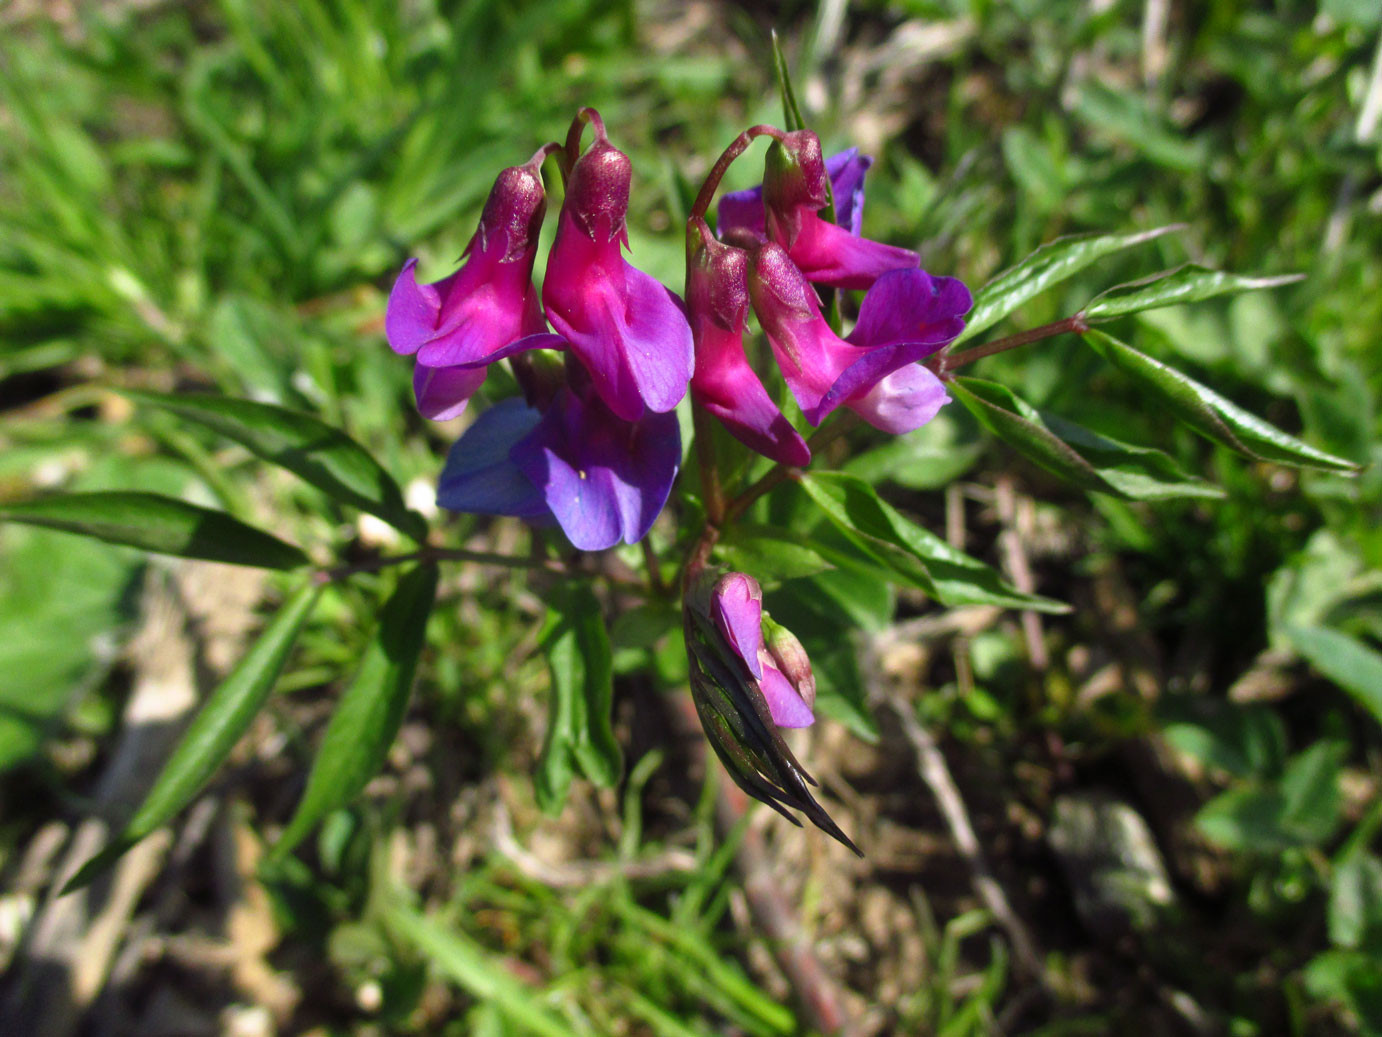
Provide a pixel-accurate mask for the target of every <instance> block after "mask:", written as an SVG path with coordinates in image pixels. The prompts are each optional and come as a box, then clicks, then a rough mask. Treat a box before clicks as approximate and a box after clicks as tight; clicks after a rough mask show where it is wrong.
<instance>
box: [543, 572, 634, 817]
mask: <svg viewBox="0 0 1382 1037" xmlns="http://www.w3.org/2000/svg"><path fill="white" fill-rule="evenodd" d="M547 603H548V606H549V611H548V614H547V625H546V627H545V628H544V630H543V633H542V640H541V642H540V645H539V647H540V648H541V649H542V651H543V652H544V653H545V654H546V656H547V664H548V668H549V669H550V671H551V677H552V695H551V706H550V708H549V714H548V718H547V738H546V741H545V742H544V743H543V746H542V756H541V758H540V759H539V760H538V771H537V781H536V792H537V800H538V806H539V807H541V809H542V810H543V811H545V812H547V813H549V814H551V813H555V812H557V811H558V810H560V809H561V806H562V804H563V803H564V802H565V800H566V793H567V790H568V789H569V788H570V787H571V778H572V777H573V775H574V774H575V771H576V768H577V767H579V768H580V770H581V773H583V774H584V775H585V776H586V777H587V778H589V779H590V780H591V781H593V782H594V783H595V784H596V785H599V786H601V787H603V788H609V787H610V786H612V785H614V783H615V782H617V781H618V780H619V775H620V774H621V773H623V768H624V765H623V757H622V755H621V753H620V751H619V742H618V741H617V740H616V739H615V737H614V728H613V726H612V724H611V721H610V710H611V708H612V705H613V699H614V672H613V662H612V653H611V651H610V646H609V635H608V633H607V632H606V630H605V623H604V619H603V617H602V616H601V610H600V602H599V599H598V598H596V597H595V595H594V593H593V592H592V591H591V590H590V588H589V587H588V586H585V585H581V584H559V585H557V586H556V587H554V588H552V590H550V591H548V592H547Z"/></svg>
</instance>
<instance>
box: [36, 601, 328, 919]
mask: <svg viewBox="0 0 1382 1037" xmlns="http://www.w3.org/2000/svg"><path fill="white" fill-rule="evenodd" d="M320 594H321V588H320V587H319V586H314V585H310V584H309V585H308V586H305V587H303V588H301V589H300V590H299V591H298V592H297V593H296V594H294V595H293V596H292V597H291V598H289V599H288V600H287V601H286V602H284V603H283V606H282V607H281V608H280V609H279V610H278V614H277V615H276V616H274V619H273V622H271V623H270V624H269V625H268V626H267V627H265V628H264V632H263V633H262V634H260V635H259V639H258V640H257V641H256V642H255V643H254V646H253V647H252V648H250V650H249V651H248V652H247V653H246V654H245V656H244V658H243V659H241V660H240V662H239V663H238V664H237V665H236V667H235V669H234V670H233V671H231V673H230V675H229V676H228V677H226V679H225V680H223V681H222V682H221V683H220V684H219V685H218V686H217V687H216V690H215V691H213V692H212V693H211V696H210V697H209V698H208V699H207V700H206V704H205V705H204V706H202V708H201V712H199V713H198V714H197V716H196V719H194V720H193V721H192V723H191V725H189V726H188V728H187V733H186V734H184V735H183V736H182V741H180V742H179V743H178V747H177V748H176V749H175V750H173V755H172V756H171V757H170V758H169V759H168V762H167V763H166V764H164V766H163V770H162V772H161V773H160V774H159V776H158V780H157V781H155V782H154V786H153V788H152V789H150V790H149V794H148V795H147V796H145V797H144V802H143V803H141V804H140V806H139V809H138V810H136V811H135V813H134V816H133V817H132V818H130V820H129V821H128V823H126V825H125V827H124V828H123V829H121V831H120V834H119V835H117V836H116V837H115V838H114V839H112V840H111V841H110V843H109V844H108V845H107V846H106V847H105V848H104V849H103V850H101V852H100V853H98V854H96V856H94V857H92V858H91V859H90V860H88V861H87V862H86V863H85V864H83V865H82V866H81V869H80V870H79V871H78V872H77V874H76V875H74V876H73V877H72V880H71V881H70V882H68V884H67V887H66V888H65V889H64V890H63V892H64V893H70V892H71V891H72V890H74V889H80V888H81V887H82V886H85V885H86V884H87V883H89V882H90V881H91V880H92V879H94V878H95V877H96V876H97V875H99V874H100V873H101V872H103V871H105V870H106V869H107V868H109V867H110V865H111V864H113V863H114V862H115V860H116V859H117V858H119V857H120V856H121V855H122V854H123V853H124V852H125V851H126V850H128V849H129V848H130V847H132V846H133V845H134V844H135V843H137V842H139V840H141V839H143V838H144V837H145V836H147V835H148V834H149V833H151V832H153V831H155V830H156V829H158V828H161V827H162V826H163V825H165V824H167V823H168V822H169V821H170V820H172V818H173V817H174V816H176V815H177V814H178V813H179V812H180V811H181V810H182V809H183V808H184V807H185V806H187V804H189V803H190V802H192V800H193V798H195V797H196V795H197V793H199V792H200V791H201V790H202V788H203V787H204V786H205V785H206V783H207V781H209V780H210V779H211V776H212V775H213V774H214V773H215V772H216V769H217V768H218V767H219V766H220V765H221V763H222V762H223V761H224V760H225V758H226V757H227V756H228V755H230V751H231V750H232V749H233V748H235V744H236V743H237V742H238V741H239V740H240V737H241V736H242V735H243V734H244V733H245V731H247V730H248V729H249V726H250V722H251V721H253V720H254V718H255V716H256V714H258V712H259V710H260V709H261V708H262V707H263V705H264V702H265V700H266V699H267V698H268V697H269V693H270V692H271V691H272V690H273V686H274V682H275V681H277V680H278V675H279V674H280V673H281V672H282V671H283V666H284V663H286V662H287V660H288V653H289V652H290V651H292V648H293V643H294V642H295V641H296V640H297V636H298V633H299V632H300V631H301V630H302V627H303V624H304V623H306V622H307V619H308V617H309V616H310V615H311V614H312V609H313V608H314V607H315V606H316V604H317V599H318V597H319V596H320Z"/></svg>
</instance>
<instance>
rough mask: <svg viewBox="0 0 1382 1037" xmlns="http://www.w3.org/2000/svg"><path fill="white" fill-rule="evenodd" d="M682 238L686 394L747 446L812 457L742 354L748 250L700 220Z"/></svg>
mask: <svg viewBox="0 0 1382 1037" xmlns="http://www.w3.org/2000/svg"><path fill="white" fill-rule="evenodd" d="M697 230H698V231H699V233H695V232H691V233H690V235H689V236H688V238H687V253H688V254H687V260H686V304H687V309H688V312H689V315H690V318H691V334H692V337H693V338H694V340H695V343H696V369H695V373H694V374H693V375H692V376H691V393H692V395H693V396H694V397H695V399H696V402H697V403H699V404H700V405H701V406H703V407H704V408H705V409H706V410H707V411H709V412H710V413H711V414H713V415H715V417H717V418H719V419H720V420H721V421H722V422H724V425H725V427H726V428H727V429H728V430H729V431H730V433H731V434H732V435H733V436H734V437H735V438H736V439H738V440H739V441H740V442H741V443H743V444H744V445H745V446H747V447H750V448H751V449H753V450H757V451H758V452H759V453H760V454H764V455H766V456H767V457H771V458H772V459H773V460H774V461H780V462H782V463H783V464H789V465H805V464H808V463H809V462H810V460H811V451H810V450H809V449H807V447H806V443H805V442H804V441H803V440H802V438H801V436H800V435H799V434H798V433H797V430H796V429H794V428H792V423H791V422H790V421H788V420H787V418H786V417H785V416H783V413H782V411H780V410H779V409H778V407H777V404H776V403H774V402H773V399H772V397H771V396H769V395H768V390H767V389H765V388H764V387H763V383H762V382H761V381H759V379H758V375H757V374H755V373H754V370H753V368H752V367H750V366H749V362H748V358H747V357H746V356H745V355H744V326H745V324H746V323H747V322H748V314H749V289H748V281H747V278H746V271H747V268H748V254H747V253H746V252H744V251H743V250H742V249H737V248H731V247H730V246H728V245H723V244H721V243H720V242H718V241H716V240H715V239H714V238H712V237H711V236H710V231H709V228H707V227H706V226H705V223H704V222H701V223H700V224H699V227H698V228H697Z"/></svg>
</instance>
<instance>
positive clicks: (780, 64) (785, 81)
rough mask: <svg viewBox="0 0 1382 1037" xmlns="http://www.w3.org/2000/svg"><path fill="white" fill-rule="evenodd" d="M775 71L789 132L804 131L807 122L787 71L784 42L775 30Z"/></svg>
mask: <svg viewBox="0 0 1382 1037" xmlns="http://www.w3.org/2000/svg"><path fill="white" fill-rule="evenodd" d="M773 71H774V72H775V73H776V74H777V90H778V93H779V94H781V95H782V117H783V120H784V121H785V122H786V125H787V132H789V133H794V132H796V131H797V130H804V129H805V128H806V120H805V119H803V118H802V117H801V108H800V106H799V105H798V104H797V95H796V91H794V90H793V89H792V75H791V73H790V72H789V71H788V70H787V57H786V55H784V54H783V53H782V41H781V40H779V39H778V38H777V30H776V29H774V30H773Z"/></svg>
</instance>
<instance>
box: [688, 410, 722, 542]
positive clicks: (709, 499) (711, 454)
mask: <svg viewBox="0 0 1382 1037" xmlns="http://www.w3.org/2000/svg"><path fill="white" fill-rule="evenodd" d="M691 423H692V428H693V429H694V435H695V437H696V460H697V462H698V463H699V465H700V469H701V496H702V497H704V498H705V500H704V504H705V520H706V522H708V523H709V524H710V525H712V526H718V525H719V524H720V523H721V522H723V521H724V520H725V491H724V487H723V486H721V485H720V469H719V466H718V465H717V464H716V463H715V440H714V438H713V436H714V433H715V426H714V424H713V423H712V422H711V420H710V415H709V414H708V413H707V412H706V409H705V408H704V407H702V406H701V405H700V404H699V403H698V402H696V401H695V400H694V399H693V400H692V401H691Z"/></svg>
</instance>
